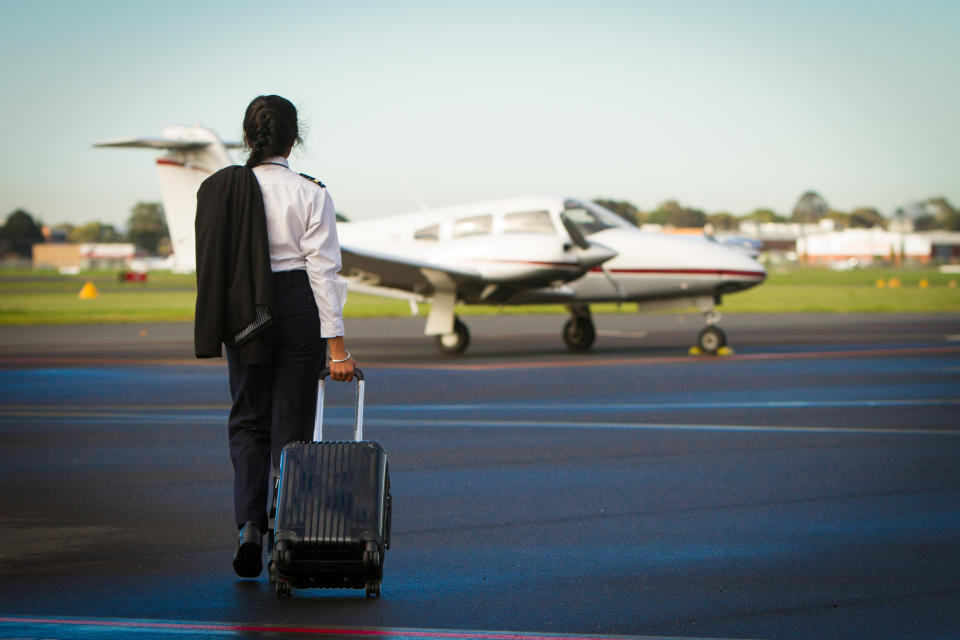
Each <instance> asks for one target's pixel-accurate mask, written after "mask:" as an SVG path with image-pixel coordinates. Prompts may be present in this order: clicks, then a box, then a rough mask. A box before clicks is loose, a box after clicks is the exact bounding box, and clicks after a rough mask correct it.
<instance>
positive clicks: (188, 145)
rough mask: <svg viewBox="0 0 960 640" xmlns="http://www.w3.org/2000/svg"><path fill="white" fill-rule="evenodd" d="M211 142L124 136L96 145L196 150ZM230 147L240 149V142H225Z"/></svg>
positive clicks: (224, 144) (96, 145)
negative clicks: (120, 138)
mask: <svg viewBox="0 0 960 640" xmlns="http://www.w3.org/2000/svg"><path fill="white" fill-rule="evenodd" d="M210 144H211V143H210V142H208V141H203V140H171V139H169V138H124V139H122V140H110V141H108V142H98V143H97V144H95V145H93V146H95V147H127V148H130V149H168V150H170V151H194V150H196V149H203V148H204V147H208V146H210ZM223 146H225V147H226V148H228V149H239V148H240V146H241V145H240V143H239V142H224V143H223Z"/></svg>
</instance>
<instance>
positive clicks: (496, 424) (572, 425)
mask: <svg viewBox="0 0 960 640" xmlns="http://www.w3.org/2000/svg"><path fill="white" fill-rule="evenodd" d="M330 422H331V423H332V424H334V425H336V426H346V425H351V426H352V425H353V421H352V420H347V419H339V420H331V421H330ZM365 422H366V423H369V424H374V425H377V426H381V427H427V428H430V427H458V428H470V429H477V428H481V429H482V428H486V429H622V430H628V431H718V432H759V433H869V434H895V435H940V436H960V429H897V428H892V429H886V428H883V427H827V426H824V427H797V426H773V425H745V424H663V423H635V422H560V421H551V420H403V419H400V420H397V419H391V418H367V419H366V420H365Z"/></svg>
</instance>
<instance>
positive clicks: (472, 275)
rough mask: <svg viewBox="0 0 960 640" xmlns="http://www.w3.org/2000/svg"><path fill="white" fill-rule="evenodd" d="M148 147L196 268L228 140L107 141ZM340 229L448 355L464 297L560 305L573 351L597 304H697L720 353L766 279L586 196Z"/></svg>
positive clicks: (345, 253) (366, 266) (590, 336)
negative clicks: (201, 198)
mask: <svg viewBox="0 0 960 640" xmlns="http://www.w3.org/2000/svg"><path fill="white" fill-rule="evenodd" d="M94 146H96V147H126V148H150V149H159V150H164V151H166V154H164V155H162V156H160V157H158V158H157V160H156V163H157V173H158V177H159V180H160V186H161V194H162V199H163V205H164V210H165V213H166V216H167V226H168V227H169V230H170V236H171V243H172V246H173V251H174V253H173V257H174V269H175V270H177V271H184V272H189V271H193V270H195V268H196V256H195V239H194V236H193V220H194V215H195V210H196V192H197V189H198V188H199V186H200V183H201V182H202V181H203V180H204V179H205V178H206V177H207V176H209V175H210V174H212V173H214V172H215V171H217V170H219V169H221V168H223V167H225V166H227V165H230V164H233V161H232V159H231V158H230V154H229V152H228V149H231V148H238V147H240V145H239V144H237V143H224V142H223V141H221V140H220V138H219V137H218V136H217V135H216V134H215V133H213V132H212V131H211V130H209V129H207V128H204V127H201V126H192V127H190V126H172V127H165V128H164V130H163V137H162V138H132V139H123V140H115V141H109V142H102V143H99V144H96V145H94ZM337 233H338V236H339V239H340V250H341V255H342V262H343V268H342V270H341V274H342V275H343V276H344V277H345V278H346V280H347V282H348V286H349V289H350V290H353V291H357V292H362V293H370V294H374V295H379V296H384V297H390V298H401V299H405V300H408V301H410V302H411V304H412V305H413V304H416V303H421V302H429V303H431V309H430V312H429V314H428V315H427V319H426V325H425V327H424V334H425V335H427V336H434V341H435V344H436V347H437V349H438V350H439V351H441V352H442V353H445V354H459V353H463V352H464V351H465V350H466V349H467V346H468V345H469V343H470V332H469V329H468V328H467V326H466V324H465V323H464V322H463V321H462V320H461V319H460V318H459V317H458V316H457V315H456V305H457V304H467V305H472V304H483V305H515V304H524V305H529V304H563V305H566V307H567V309H568V310H569V312H570V318H569V319H568V320H567V322H566V323H565V324H564V327H563V331H562V337H563V341H564V343H565V344H566V346H567V348H568V349H570V350H571V351H586V350H588V349H590V347H591V346H592V345H593V343H594V341H595V339H596V329H595V326H594V323H593V318H592V315H591V313H590V305H591V304H594V303H609V302H614V303H627V302H629V303H636V304H637V308H638V311H641V312H643V311H646V310H653V309H657V308H663V307H671V306H677V307H680V306H684V307H687V306H693V307H696V308H698V309H699V310H700V311H701V312H702V313H703V315H704V320H705V325H706V326H705V327H704V328H703V330H702V331H700V333H699V335H698V336H697V342H696V345H695V347H694V351H695V352H697V351H698V352H700V353H704V354H717V353H721V352H723V351H724V350H725V349H726V348H727V347H726V344H727V338H726V335H725V333H724V332H723V330H722V329H721V328H720V327H719V326H717V323H718V322H719V320H720V314H719V313H718V312H717V310H716V307H717V306H718V305H719V304H720V303H721V301H722V298H723V296H726V295H729V294H731V293H736V292H739V291H743V290H746V289H749V288H751V287H754V286H756V285H758V284H760V283H761V282H763V281H764V280H765V279H766V275H767V274H766V270H765V269H764V267H763V266H762V265H761V264H760V263H759V262H757V261H756V260H755V259H753V258H752V257H751V256H749V255H747V254H746V253H745V252H743V251H742V250H737V249H735V248H731V247H728V246H724V245H723V244H721V243H718V242H715V241H711V240H710V239H707V238H703V237H689V236H670V235H664V234H656V233H648V232H644V231H641V230H640V229H638V228H637V227H635V226H633V225H631V224H630V223H629V222H627V221H626V220H624V219H622V218H621V217H619V216H617V215H616V214H615V213H613V212H611V211H609V210H607V209H604V208H603V207H601V206H600V205H597V204H595V203H593V202H591V201H589V200H581V199H576V198H569V197H555V196H521V197H514V198H507V199H502V200H492V201H487V202H475V203H470V204H463V205H459V206H453V207H445V208H439V209H426V210H422V211H415V212H412V213H406V214H399V215H392V216H387V217H382V218H376V219H372V220H365V221H358V222H349V221H346V220H343V219H338V222H337Z"/></svg>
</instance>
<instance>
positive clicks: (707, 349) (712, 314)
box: [690, 309, 733, 356]
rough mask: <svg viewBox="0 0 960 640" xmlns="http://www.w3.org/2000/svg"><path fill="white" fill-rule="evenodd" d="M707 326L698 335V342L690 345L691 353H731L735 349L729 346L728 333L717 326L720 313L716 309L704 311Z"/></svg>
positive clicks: (713, 354) (710, 354)
mask: <svg viewBox="0 0 960 640" xmlns="http://www.w3.org/2000/svg"><path fill="white" fill-rule="evenodd" d="M704 319H705V320H706V323H707V326H706V327H705V328H704V329H703V331H701V332H700V335H698V336H697V344H696V345H694V346H693V347H690V355H709V356H716V355H730V354H732V353H733V350H732V349H731V348H730V347H728V346H727V334H726V333H724V332H723V329H721V328H720V327H718V326H717V323H718V322H720V314H719V313H717V311H716V310H715V309H709V310H707V311H705V312H704Z"/></svg>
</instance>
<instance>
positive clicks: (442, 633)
mask: <svg viewBox="0 0 960 640" xmlns="http://www.w3.org/2000/svg"><path fill="white" fill-rule="evenodd" d="M0 623H8V624H34V625H49V626H55V625H56V626H78V627H111V628H119V629H155V630H158V631H161V630H162V631H214V632H219V633H231V632H232V633H290V634H299V635H312V636H334V637H336V636H339V637H343V636H348V637H350V636H354V637H374V638H463V639H465V640H611V639H613V638H623V639H626V638H630V636H589V635H576V634H569V635H557V634H541V633H529V632H522V631H516V632H515V631H459V630H454V629H443V630H441V629H403V628H396V629H392V628H361V627H309V626H307V627H302V626H292V625H257V624H229V623H204V622H160V621H149V620H112V619H107V618H104V619H96V618H17V617H6V616H0Z"/></svg>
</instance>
